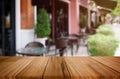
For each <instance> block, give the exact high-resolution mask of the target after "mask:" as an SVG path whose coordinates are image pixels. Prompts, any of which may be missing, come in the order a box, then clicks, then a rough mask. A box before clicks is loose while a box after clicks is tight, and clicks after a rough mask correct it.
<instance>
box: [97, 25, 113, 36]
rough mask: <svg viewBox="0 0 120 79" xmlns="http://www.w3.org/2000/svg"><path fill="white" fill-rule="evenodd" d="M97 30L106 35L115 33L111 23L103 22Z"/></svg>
mask: <svg viewBox="0 0 120 79" xmlns="http://www.w3.org/2000/svg"><path fill="white" fill-rule="evenodd" d="M96 32H97V33H100V34H104V35H111V36H114V35H115V34H114V31H113V29H112V26H111V24H103V25H101V26H99V28H98V29H97V30H96Z"/></svg>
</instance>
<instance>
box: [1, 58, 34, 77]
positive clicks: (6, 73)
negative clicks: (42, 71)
mask: <svg viewBox="0 0 120 79" xmlns="http://www.w3.org/2000/svg"><path fill="white" fill-rule="evenodd" d="M10 58H12V57H10ZM16 58H18V57H15V59H16ZM32 59H33V57H29V58H27V57H22V58H21V59H19V60H18V61H15V62H11V61H10V62H11V64H9V65H6V64H4V66H5V67H6V68H4V69H2V71H0V74H1V76H0V79H8V78H10V79H15V75H16V74H18V73H19V72H20V71H22V70H23V69H24V68H25V67H27V65H28V64H29V63H30V62H31V61H32ZM8 61H9V59H8ZM10 62H8V63H10ZM5 63H7V62H5Z"/></svg>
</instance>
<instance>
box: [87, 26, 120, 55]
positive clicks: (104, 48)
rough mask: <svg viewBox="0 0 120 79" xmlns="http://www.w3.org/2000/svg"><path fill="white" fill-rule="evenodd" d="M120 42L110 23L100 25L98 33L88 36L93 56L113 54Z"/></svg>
mask: <svg viewBox="0 0 120 79" xmlns="http://www.w3.org/2000/svg"><path fill="white" fill-rule="evenodd" d="M118 42H119V41H118V40H117V39H115V37H114V32H113V30H112V26H111V25H110V24H103V25H101V26H99V28H98V29H97V33H96V34H95V35H92V36H89V38H88V44H89V51H90V53H91V56H113V55H114V53H115V50H116V48H117V47H118Z"/></svg>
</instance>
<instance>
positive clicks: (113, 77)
mask: <svg viewBox="0 0 120 79" xmlns="http://www.w3.org/2000/svg"><path fill="white" fill-rule="evenodd" d="M0 79H120V57H35V56H34V57H14V56H13V57H4V56H1V57H0Z"/></svg>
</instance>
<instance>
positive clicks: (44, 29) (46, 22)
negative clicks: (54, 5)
mask: <svg viewBox="0 0 120 79" xmlns="http://www.w3.org/2000/svg"><path fill="white" fill-rule="evenodd" d="M35 33H36V34H37V36H38V37H46V36H49V35H50V33H51V27H50V19H49V16H48V13H47V11H46V10H45V9H39V11H38V15H37V24H36V28H35Z"/></svg>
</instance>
